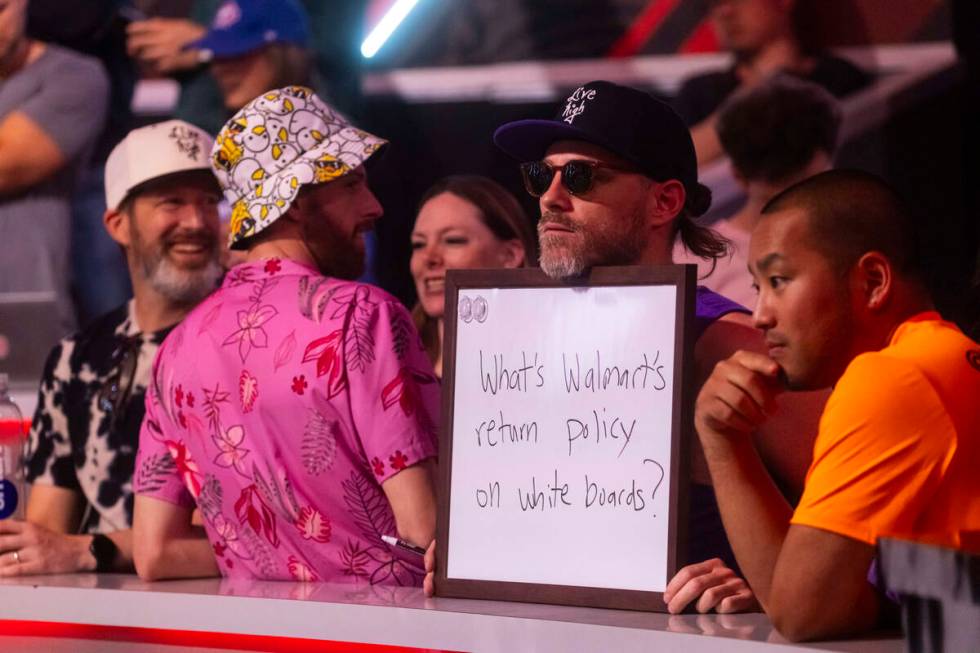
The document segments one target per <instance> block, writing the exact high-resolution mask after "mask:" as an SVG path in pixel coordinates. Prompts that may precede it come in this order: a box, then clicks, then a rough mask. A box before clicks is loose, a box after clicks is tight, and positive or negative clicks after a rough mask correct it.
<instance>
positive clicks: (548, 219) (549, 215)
mask: <svg viewBox="0 0 980 653" xmlns="http://www.w3.org/2000/svg"><path fill="white" fill-rule="evenodd" d="M549 225H557V226H559V227H564V228H565V229H570V230H572V231H578V227H577V226H576V225H575V223H574V222H572V220H571V218H569V217H567V216H566V215H565V214H564V213H559V212H557V211H545V212H544V213H542V214H541V220H539V221H538V231H539V232H540V231H542V230H543V229H545V228H547V227H548V226H549Z"/></svg>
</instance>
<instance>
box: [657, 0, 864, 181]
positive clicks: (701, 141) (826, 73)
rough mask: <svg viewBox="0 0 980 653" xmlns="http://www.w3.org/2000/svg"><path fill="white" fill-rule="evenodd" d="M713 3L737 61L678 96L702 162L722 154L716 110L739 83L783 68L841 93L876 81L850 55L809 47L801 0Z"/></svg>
mask: <svg viewBox="0 0 980 653" xmlns="http://www.w3.org/2000/svg"><path fill="white" fill-rule="evenodd" d="M710 5H711V9H710V11H711V19H712V24H713V25H714V28H715V32H716V33H717V35H718V38H719V39H720V41H721V44H722V45H723V46H724V47H725V49H726V50H728V51H729V52H731V53H732V55H733V57H734V62H733V63H732V65H731V67H729V68H728V69H727V70H724V71H718V72H713V73H706V74H703V75H697V76H695V77H692V78H691V79H688V80H687V81H685V82H684V84H683V86H681V89H680V91H679V92H678V95H677V98H676V99H675V101H674V107H675V108H676V109H677V111H678V113H680V114H681V117H683V118H684V120H685V122H687V124H688V125H691V126H692V127H691V137H692V138H693V139H694V148H695V150H696V152H697V156H698V164H699V165H703V164H704V163H707V162H709V161H712V160H714V159H716V158H718V157H719V156H721V154H722V148H721V143H720V142H719V141H718V136H717V133H716V131H715V126H714V123H715V120H716V119H717V113H716V111H717V109H718V107H719V106H721V104H722V102H724V100H725V98H727V97H728V96H729V95H730V94H731V93H732V92H734V91H735V90H736V89H738V88H740V87H744V86H754V85H756V84H759V83H760V82H762V81H763V80H765V79H767V78H768V77H770V76H772V75H773V74H775V73H778V72H784V73H789V74H792V75H796V76H797V77H801V78H803V79H806V80H808V81H811V82H814V83H816V84H819V85H820V86H823V87H824V88H826V89H827V90H828V91H830V92H831V93H832V94H833V95H834V96H835V97H838V98H839V97H843V96H846V95H848V94H850V93H853V92H854V91H857V90H860V89H862V88H864V87H865V86H867V85H868V84H869V83H870V82H871V77H870V76H869V75H868V74H867V73H865V72H864V71H862V70H861V69H860V68H858V67H857V66H855V65H854V64H852V63H851V62H849V61H847V60H845V59H841V58H840V57H836V56H834V55H832V54H829V53H827V52H809V51H807V49H806V48H805V47H804V46H803V44H802V43H801V42H800V38H799V36H798V34H797V32H796V25H794V8H795V5H796V0H710Z"/></svg>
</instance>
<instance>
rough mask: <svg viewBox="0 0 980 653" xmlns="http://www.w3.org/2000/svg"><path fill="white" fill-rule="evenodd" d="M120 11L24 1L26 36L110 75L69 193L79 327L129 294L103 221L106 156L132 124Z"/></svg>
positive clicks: (110, 6) (130, 68)
mask: <svg viewBox="0 0 980 653" xmlns="http://www.w3.org/2000/svg"><path fill="white" fill-rule="evenodd" d="M124 14H125V10H124V9H122V8H121V7H120V3H119V2H118V0H86V1H85V2H82V3H76V4H75V5H73V6H72V10H71V20H65V3H64V0H30V2H29V4H28V12H27V33H28V35H29V36H32V37H34V38H37V39H39V40H41V41H45V42H47V43H55V44H57V45H61V46H64V47H66V48H70V49H72V50H75V51H76V52H81V53H82V54H85V55H88V56H91V57H95V58H96V59H98V60H99V61H100V62H101V63H102V66H103V67H104V68H105V70H106V72H107V73H108V75H109V105H108V114H107V116H106V121H105V126H104V129H103V130H102V133H101V134H100V136H99V138H98V140H97V141H96V144H95V148H94V152H93V153H92V158H91V161H90V162H89V164H88V165H86V166H84V168H83V171H82V175H81V180H80V182H79V184H78V187H77V188H76V189H75V192H74V196H73V198H72V233H71V270H72V274H71V276H72V279H71V288H72V294H73V297H74V299H75V308H76V310H77V314H78V319H79V323H80V325H81V326H85V325H86V324H88V323H89V321H90V320H92V319H93V318H95V317H98V316H99V315H102V314H103V313H106V312H108V311H110V310H112V309H113V308H115V307H116V306H119V305H120V304H121V303H123V302H124V301H126V300H127V299H128V298H129V297H131V296H132V288H131V287H130V284H129V275H128V274H127V269H126V259H125V257H124V255H123V253H122V252H121V251H120V249H119V247H118V246H117V245H116V243H115V242H114V241H113V240H112V238H110V237H109V234H108V233H106V230H105V227H104V226H103V224H102V215H103V214H104V213H105V209H106V206H105V191H104V185H105V184H104V175H105V161H106V158H107V157H108V156H109V152H111V151H112V148H114V147H115V146H116V144H117V143H119V141H121V140H122V139H123V138H124V137H125V136H126V134H127V133H129V130H130V129H132V127H133V113H132V110H131V108H130V104H131V102H132V97H133V90H134V87H135V84H136V67H135V65H134V64H133V62H132V61H131V60H130V58H129V57H128V56H127V55H126V24H127V18H125V16H124Z"/></svg>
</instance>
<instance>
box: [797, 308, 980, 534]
mask: <svg viewBox="0 0 980 653" xmlns="http://www.w3.org/2000/svg"><path fill="white" fill-rule="evenodd" d="M978 467H980V346H978V345H977V343H975V342H973V341H972V340H970V339H969V338H967V337H966V336H965V335H964V334H963V333H962V332H961V331H960V330H959V329H958V328H957V327H956V326H955V325H954V324H951V323H949V322H944V321H942V319H941V318H940V316H939V314H938V313H922V314H920V315H917V316H915V317H913V318H911V319H909V320H908V321H906V322H904V323H902V324H901V325H900V326H899V327H898V329H896V330H895V333H894V334H893V336H892V339H891V342H890V343H889V345H888V346H887V347H885V348H884V349H882V350H881V351H876V352H870V353H866V354H862V355H861V356H858V357H857V358H855V359H854V360H853V361H851V364H850V365H849V366H848V367H847V370H846V371H845V372H844V375H843V376H842V377H841V378H840V381H839V382H838V383H837V386H836V387H835V388H834V391H833V394H831V396H830V399H829V400H828V401H827V406H826V408H825V409H824V413H823V416H822V417H821V418H820V430H819V432H818V434H817V439H816V442H815V443H814V451H813V463H812V464H811V466H810V470H809V472H807V478H806V485H805V487H804V490H803V497H802V499H800V503H799V505H798V506H797V508H796V512H795V513H794V514H793V519H792V523H794V524H801V525H805V526H813V527H816V528H820V529H823V530H827V531H831V532H834V533H838V534H840V535H845V536H847V537H851V538H854V539H856V540H860V541H862V542H867V543H868V544H871V545H874V544H875V542H876V540H877V539H878V538H879V537H898V538H901V539H906V540H914V541H919V542H925V543H930V544H937V545H942V546H949V547H954V548H958V549H965V550H969V551H973V552H980V469H978Z"/></svg>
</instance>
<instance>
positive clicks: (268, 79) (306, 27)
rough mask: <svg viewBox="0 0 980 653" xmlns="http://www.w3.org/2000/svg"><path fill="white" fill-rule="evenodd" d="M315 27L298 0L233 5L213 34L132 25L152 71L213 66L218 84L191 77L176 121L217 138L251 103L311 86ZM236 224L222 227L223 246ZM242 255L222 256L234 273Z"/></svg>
mask: <svg viewBox="0 0 980 653" xmlns="http://www.w3.org/2000/svg"><path fill="white" fill-rule="evenodd" d="M309 23H310V21H309V17H308V16H307V14H306V11H305V10H304V9H303V6H302V5H301V4H300V3H299V2H298V1H297V0H226V1H225V2H222V3H221V5H220V6H219V7H218V8H217V11H216V12H215V13H214V17H213V19H212V22H211V26H210V27H209V28H205V27H203V26H201V25H199V24H198V23H196V22H194V21H193V20H189V19H188V20H185V19H178V18H151V19H147V20H144V21H137V22H134V23H132V24H131V25H130V26H129V42H128V48H129V52H130V54H131V55H132V56H134V57H136V58H137V59H138V60H139V61H141V62H143V63H144V65H147V66H148V68H149V70H150V71H151V72H155V73H157V74H171V73H175V72H179V71H186V70H192V69H193V68H195V67H197V66H199V65H200V64H202V63H207V64H208V70H209V71H210V76H211V78H212V79H213V80H214V82H216V83H217V89H218V91H219V97H218V99H219V100H220V103H217V104H216V103H215V102H214V100H215V98H214V97H213V95H212V93H211V91H212V90H213V86H212V85H211V84H210V83H209V82H208V81H202V80H200V79H199V78H197V77H195V76H193V75H191V76H189V77H187V78H186V80H185V81H186V83H187V86H185V88H184V89H183V91H182V93H181V102H180V105H179V106H178V108H177V111H176V115H177V116H178V117H183V118H184V119H186V120H189V121H190V122H193V123H195V124H198V125H200V126H201V127H202V128H204V129H206V130H208V131H210V132H211V133H216V132H217V131H218V129H220V127H221V126H222V125H223V124H224V122H225V120H227V118H228V117H230V116H231V115H232V114H233V113H235V112H236V111H238V110H239V109H241V108H242V107H243V106H244V105H245V103H247V102H248V101H249V100H251V99H252V98H255V97H257V96H259V95H261V94H262V93H265V92H266V91H269V90H271V89H277V88H280V87H283V86H312V85H313V84H312V81H313V77H314V72H315V70H314V61H313V52H312V50H311V49H310V24H309ZM228 229H229V225H228V222H227V221H224V222H222V237H223V238H222V242H223V243H226V242H227V235H228ZM242 260H244V259H243V256H242V255H241V254H240V253H238V252H235V251H231V250H226V251H225V252H224V253H223V263H224V264H225V265H226V266H227V267H228V268H231V267H234V266H235V265H236V264H238V263H240V262H241V261H242Z"/></svg>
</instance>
